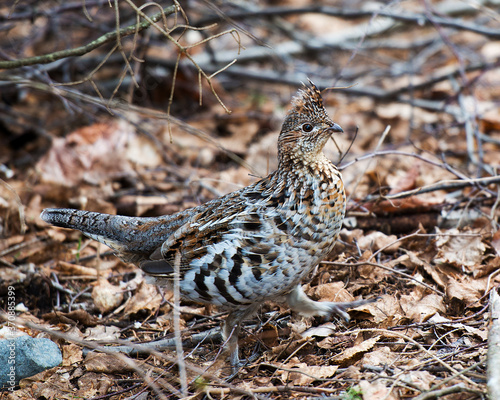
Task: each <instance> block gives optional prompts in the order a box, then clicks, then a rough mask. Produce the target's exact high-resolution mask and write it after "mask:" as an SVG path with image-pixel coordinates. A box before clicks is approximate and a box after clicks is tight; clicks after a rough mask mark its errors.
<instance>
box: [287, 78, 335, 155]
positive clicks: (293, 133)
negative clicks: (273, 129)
mask: <svg viewBox="0 0 500 400" xmlns="http://www.w3.org/2000/svg"><path fill="white" fill-rule="evenodd" d="M309 83H310V85H309V86H306V85H304V87H302V88H301V89H299V91H298V92H297V95H296V96H295V97H294V98H293V99H292V108H291V110H290V111H289V112H288V114H287V115H286V117H285V120H284V122H283V126H282V127H281V132H280V135H279V138H278V159H279V162H280V163H285V162H293V163H302V164H306V163H309V162H314V160H315V159H317V158H318V157H319V156H320V155H321V154H322V152H323V148H324V147H325V144H326V142H327V141H328V139H329V138H330V137H331V135H332V134H333V133H334V132H343V130H342V128H341V127H340V126H339V125H337V124H336V123H334V122H333V121H332V120H331V119H330V117H329V116H328V114H327V112H326V109H325V106H324V105H323V99H322V97H321V92H320V91H319V90H318V88H317V87H316V86H315V85H314V83H312V82H311V81H309Z"/></svg>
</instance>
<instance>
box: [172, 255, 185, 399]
mask: <svg viewBox="0 0 500 400" xmlns="http://www.w3.org/2000/svg"><path fill="white" fill-rule="evenodd" d="M180 268H181V253H180V252H179V251H177V252H176V253H175V260H174V272H175V273H174V332H175V349H176V352H177V365H178V366H179V379H180V381H181V393H182V396H183V397H186V396H187V374H186V363H185V362H184V350H183V349H182V339H181V317H180V310H179V307H180V301H181V288H180V280H181V278H180V276H181V272H180Z"/></svg>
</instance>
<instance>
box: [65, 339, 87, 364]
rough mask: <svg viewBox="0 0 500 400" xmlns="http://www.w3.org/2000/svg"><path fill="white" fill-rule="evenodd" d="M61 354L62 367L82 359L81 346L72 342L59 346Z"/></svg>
mask: <svg viewBox="0 0 500 400" xmlns="http://www.w3.org/2000/svg"><path fill="white" fill-rule="evenodd" d="M61 348H62V354H63V362H62V365H63V367H69V366H70V365H73V364H77V363H79V362H80V361H82V360H83V355H82V348H81V347H80V346H78V345H76V344H74V343H71V344H65V345H62V346H61Z"/></svg>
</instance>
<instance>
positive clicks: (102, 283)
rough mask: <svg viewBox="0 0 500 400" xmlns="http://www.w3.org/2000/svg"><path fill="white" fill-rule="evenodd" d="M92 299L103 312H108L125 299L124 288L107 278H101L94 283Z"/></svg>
mask: <svg viewBox="0 0 500 400" xmlns="http://www.w3.org/2000/svg"><path fill="white" fill-rule="evenodd" d="M92 299H93V300H94V304H95V306H96V307H97V308H98V310H99V311H100V312H101V313H103V314H104V313H108V312H110V311H112V310H114V309H115V308H116V307H118V306H119V305H120V304H121V302H122V301H123V289H122V288H120V287H119V286H114V285H112V284H111V283H109V282H108V280H107V279H104V278H101V279H99V280H98V281H97V282H96V283H95V284H94V288H93V289H92Z"/></svg>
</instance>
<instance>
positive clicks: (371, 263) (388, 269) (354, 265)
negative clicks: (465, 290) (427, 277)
mask: <svg viewBox="0 0 500 400" xmlns="http://www.w3.org/2000/svg"><path fill="white" fill-rule="evenodd" d="M321 264H326V265H336V266H338V267H361V266H363V265H370V266H372V267H377V268H382V269H385V270H386V271H391V272H393V273H395V274H398V275H401V276H402V277H404V278H406V279H409V280H411V281H414V282H416V283H417V284H419V285H422V286H424V287H425V288H427V289H429V290H432V291H433V292H436V293H437V294H439V295H440V296H444V295H445V294H444V293H443V292H441V291H440V290H438V289H435V288H433V287H432V286H430V285H428V284H427V283H425V282H420V281H419V280H418V279H416V278H414V277H413V276H411V275H408V274H405V273H404V272H401V271H398V270H397V269H394V268H391V267H387V266H385V265H383V264H378V263H374V262H368V261H360V262H356V263H348V262H338V261H322V262H321Z"/></svg>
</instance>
